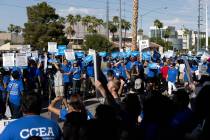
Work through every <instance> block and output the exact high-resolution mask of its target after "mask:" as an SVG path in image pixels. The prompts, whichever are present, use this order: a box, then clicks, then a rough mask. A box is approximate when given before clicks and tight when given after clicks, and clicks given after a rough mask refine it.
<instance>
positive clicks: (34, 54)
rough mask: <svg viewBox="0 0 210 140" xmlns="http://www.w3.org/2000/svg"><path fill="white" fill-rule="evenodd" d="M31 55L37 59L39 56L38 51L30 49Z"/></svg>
mask: <svg viewBox="0 0 210 140" xmlns="http://www.w3.org/2000/svg"><path fill="white" fill-rule="evenodd" d="M31 57H33V58H35V59H38V58H39V54H38V51H31Z"/></svg>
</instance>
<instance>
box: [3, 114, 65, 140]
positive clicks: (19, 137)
mask: <svg viewBox="0 0 210 140" xmlns="http://www.w3.org/2000/svg"><path fill="white" fill-rule="evenodd" d="M30 136H39V137H41V138H42V139H43V140H60V139H61V130H60V127H59V126H58V125H57V123H56V122H54V121H51V120H48V119H46V118H44V117H41V116H39V115H28V116H25V117H22V118H20V119H18V120H16V121H14V122H11V123H10V124H8V126H7V127H6V128H5V130H4V131H3V132H2V134H1V135H0V139H1V140H24V139H25V140H26V139H28V138H29V137H30Z"/></svg>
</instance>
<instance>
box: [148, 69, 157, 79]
mask: <svg viewBox="0 0 210 140" xmlns="http://www.w3.org/2000/svg"><path fill="white" fill-rule="evenodd" d="M146 75H147V77H148V78H154V77H155V71H154V70H152V69H150V68H149V67H147V69H146Z"/></svg>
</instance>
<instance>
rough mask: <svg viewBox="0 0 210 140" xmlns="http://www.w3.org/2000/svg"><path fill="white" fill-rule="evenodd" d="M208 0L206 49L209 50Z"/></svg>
mask: <svg viewBox="0 0 210 140" xmlns="http://www.w3.org/2000/svg"><path fill="white" fill-rule="evenodd" d="M208 32H209V31H208V0H206V51H208V46H209V33H208Z"/></svg>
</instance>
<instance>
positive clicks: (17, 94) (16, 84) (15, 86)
mask: <svg viewBox="0 0 210 140" xmlns="http://www.w3.org/2000/svg"><path fill="white" fill-rule="evenodd" d="M22 91H23V83H22V81H21V80H12V81H10V82H9V84H8V86H7V92H9V93H8V94H9V101H10V102H11V103H13V104H15V105H18V106H20V101H21V93H22Z"/></svg>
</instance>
